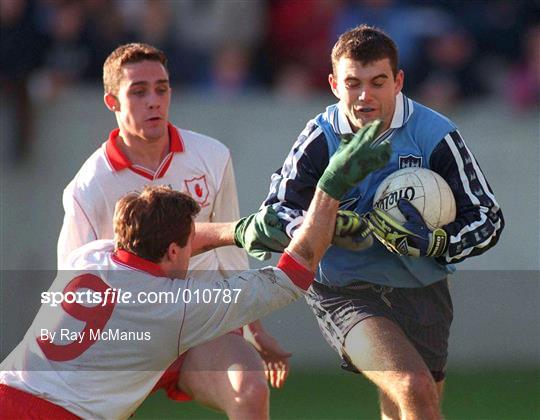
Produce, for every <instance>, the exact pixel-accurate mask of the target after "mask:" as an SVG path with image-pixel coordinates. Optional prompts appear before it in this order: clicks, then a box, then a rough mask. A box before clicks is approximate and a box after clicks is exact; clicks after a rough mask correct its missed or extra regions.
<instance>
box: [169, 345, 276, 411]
mask: <svg viewBox="0 0 540 420" xmlns="http://www.w3.org/2000/svg"><path fill="white" fill-rule="evenodd" d="M250 381H263V382H264V383H266V377H265V374H264V365H263V362H262V360H261V358H260V357H259V354H258V353H257V351H256V350H255V349H254V348H253V346H251V345H250V344H249V343H248V342H247V341H246V340H244V338H243V337H241V336H238V335H236V334H226V335H224V336H221V337H218V338H216V339H214V340H212V341H210V342H208V343H206V344H202V345H200V346H197V347H194V348H192V349H190V350H189V351H188V352H187V354H186V358H185V360H184V363H183V365H182V370H181V371H180V377H179V380H178V387H179V388H180V389H181V390H182V391H184V392H185V393H186V394H188V395H189V396H191V397H192V398H193V399H194V400H196V401H197V402H199V403H201V404H204V405H207V406H209V407H212V408H216V409H220V410H226V408H227V405H228V404H230V402H231V401H234V400H235V398H238V397H239V395H240V394H241V393H242V387H243V384H245V383H246V382H250Z"/></svg>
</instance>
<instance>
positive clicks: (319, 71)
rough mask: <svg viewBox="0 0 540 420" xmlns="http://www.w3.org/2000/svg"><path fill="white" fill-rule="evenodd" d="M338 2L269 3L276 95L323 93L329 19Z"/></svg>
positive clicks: (281, 0) (280, 0) (329, 42)
mask: <svg viewBox="0 0 540 420" xmlns="http://www.w3.org/2000/svg"><path fill="white" fill-rule="evenodd" d="M340 5H341V2H328V1H324V0H315V1H311V2H309V6H307V5H306V2H305V1H298V0H292V1H291V0H277V1H274V2H271V4H270V10H269V21H268V28H269V29H268V44H269V46H268V48H269V51H268V52H269V55H270V57H271V64H270V65H271V66H272V71H273V76H274V85H275V88H276V90H277V92H278V93H279V94H282V95H286V96H289V97H291V96H292V97H295V96H300V97H302V96H306V95H307V94H308V93H311V92H312V91H313V89H317V90H321V91H322V90H323V89H324V90H326V86H325V85H324V83H323V82H324V81H325V80H326V76H327V75H328V72H329V69H330V62H329V61H328V59H327V58H326V57H328V56H329V54H330V50H331V48H332V42H333V39H331V30H332V19H333V16H334V13H335V12H336V10H339V8H340Z"/></svg>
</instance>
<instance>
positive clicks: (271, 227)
mask: <svg viewBox="0 0 540 420" xmlns="http://www.w3.org/2000/svg"><path fill="white" fill-rule="evenodd" d="M290 241H291V239H290V238H289V237H288V236H287V234H286V233H285V232H284V229H283V226H282V223H281V220H280V218H279V217H278V215H277V213H276V211H275V210H274V209H273V208H272V206H266V207H264V208H262V209H261V210H259V211H258V212H257V213H253V214H252V215H250V216H248V217H244V218H243V219H240V220H239V221H238V223H237V224H236V226H235V228H234V242H235V243H236V246H238V247H240V248H244V249H245V250H246V252H247V253H248V254H249V255H251V256H252V257H254V258H257V259H258V260H261V261H262V260H267V259H269V258H270V252H269V251H272V252H283V250H284V249H285V248H286V247H287V245H289V242H290Z"/></svg>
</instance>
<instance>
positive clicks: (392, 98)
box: [261, 25, 504, 419]
mask: <svg viewBox="0 0 540 420" xmlns="http://www.w3.org/2000/svg"><path fill="white" fill-rule="evenodd" d="M332 70H333V72H332V74H330V75H329V78H328V80H329V83H330V87H331V89H332V92H333V93H334V95H335V96H336V97H337V98H338V99H339V102H338V103H337V104H336V105H331V106H329V107H328V108H327V109H326V111H325V112H323V113H321V114H319V115H318V116H316V117H315V118H313V119H312V120H310V121H309V122H308V124H307V126H306V128H305V129H304V131H302V133H301V134H300V136H299V138H298V140H297V141H296V143H295V144H294V146H293V148H292V150H291V151H290V153H289V155H288V156H287V158H286V160H285V162H284V164H283V167H282V168H280V169H279V170H278V171H277V172H276V173H274V174H273V175H272V181H271V186H270V193H269V195H268V197H267V199H266V201H265V204H267V205H268V204H270V205H272V206H273V209H274V210H275V211H276V212H277V214H278V216H279V218H280V220H281V221H282V224H283V230H284V231H285V232H286V233H287V235H288V236H289V237H292V236H294V234H295V231H296V230H297V228H298V227H299V226H300V225H301V224H302V222H303V219H304V216H305V214H306V210H307V209H308V207H309V204H310V202H311V200H312V197H313V194H314V191H315V188H316V185H317V182H318V181H319V178H320V176H321V174H322V173H323V172H324V170H325V168H326V166H327V165H328V162H329V160H330V158H331V157H332V156H333V155H334V153H335V151H336V150H337V148H338V147H339V145H340V143H341V142H342V139H347V138H350V137H351V136H352V135H353V133H355V132H357V131H358V130H359V129H361V128H362V127H364V126H365V125H366V124H367V123H369V122H371V121H373V120H375V119H380V120H382V121H383V123H382V132H381V134H380V136H379V139H380V140H379V142H383V141H387V142H389V143H390V145H391V147H392V155H391V158H390V161H389V162H388V164H387V165H386V166H385V167H383V168H382V169H378V170H375V171H373V172H371V174H370V175H369V176H368V177H367V178H365V179H364V180H363V181H362V182H361V183H359V184H358V185H356V186H355V187H353V188H351V189H350V190H349V191H348V192H347V194H346V195H345V196H344V198H343V200H342V208H345V209H348V210H354V211H356V212H357V213H358V214H360V215H362V214H366V213H368V214H370V215H371V217H370V219H371V225H372V226H373V227H374V228H375V229H376V232H377V234H378V237H380V239H381V241H374V243H373V246H371V247H370V248H368V249H365V250H361V251H352V250H348V249H344V248H340V247H338V246H331V247H330V248H329V249H328V251H327V252H326V254H325V257H324V259H323V260H322V261H321V263H320V265H319V269H318V273H317V279H316V280H317V281H316V282H315V283H314V284H313V286H312V288H311V291H310V294H309V297H308V298H307V300H308V303H309V305H310V307H311V309H312V310H313V312H314V314H315V316H316V317H317V319H318V322H319V326H320V328H321V330H322V333H323V335H324V337H325V338H326V340H327V341H328V342H329V344H330V345H331V346H332V347H333V348H334V349H335V350H337V352H338V353H339V354H340V356H341V357H342V359H343V364H342V366H343V367H344V368H346V369H348V370H351V371H354V372H362V373H363V374H364V375H365V376H367V377H368V378H369V379H370V380H371V381H372V382H373V383H374V384H375V385H376V386H377V387H378V389H379V394H380V406H381V413H382V417H383V418H421V419H435V418H440V417H441V412H440V401H441V395H442V390H443V384H444V378H445V366H446V360H447V349H448V337H449V329H450V324H451V322H452V316H453V312H452V301H451V298H450V294H449V291H448V283H447V275H448V274H450V273H451V272H452V271H453V270H454V268H453V266H452V264H453V263H457V262H460V261H462V260H464V259H465V258H468V257H471V256H475V255H479V254H482V253H483V252H485V251H487V250H488V249H489V248H491V247H492V246H494V245H495V244H496V243H497V241H498V239H499V236H500V233H501V231H502V229H503V227H504V220H503V216H502V213H501V210H500V208H499V205H498V203H497V201H496V200H495V197H494V195H493V192H492V190H491V188H490V186H489V184H488V182H487V180H486V178H485V176H484V174H483V173H482V171H481V169H480V167H479V165H478V163H477V161H476V159H475V158H474V156H473V155H472V153H471V152H470V150H469V149H468V148H467V146H466V145H465V143H464V141H463V139H462V138H461V135H460V134H459V132H458V130H457V128H456V126H455V125H454V124H453V123H452V122H451V121H450V120H448V119H447V118H445V117H444V116H442V115H440V114H438V113H437V112H435V111H433V110H431V109H429V108H427V107H425V106H423V105H421V104H419V103H417V102H414V101H412V100H411V99H409V98H407V97H406V96H405V95H403V94H402V93H401V89H402V86H403V80H404V74H403V71H402V70H399V68H398V52H397V47H396V45H395V43H394V42H393V41H392V40H391V39H390V38H389V37H388V36H387V35H386V34H384V33H383V32H382V31H380V30H378V29H377V28H372V27H368V26H365V25H362V26H359V27H357V28H354V29H352V30H350V31H348V32H346V33H344V34H343V35H341V37H340V38H339V40H338V41H337V43H336V44H335V46H334V48H333V50H332ZM409 166H418V167H424V168H428V169H431V170H433V171H435V172H437V173H438V174H440V175H441V176H442V177H443V178H444V179H445V180H446V181H447V182H448V184H449V185H450V187H451V189H452V191H453V193H454V196H455V199H456V204H457V217H456V220H455V221H454V222H452V223H450V224H448V225H446V226H444V227H443V229H440V230H438V231H437V232H431V231H430V230H429V229H427V228H426V226H425V224H424V223H423V220H422V218H421V216H419V214H418V213H417V212H416V211H415V210H414V208H412V206H411V205H410V204H409V202H407V201H406V200H402V201H400V203H399V207H400V210H401V211H402V212H403V213H404V215H405V216H406V218H407V220H408V221H407V223H405V224H403V225H401V224H399V223H397V222H394V221H392V220H391V219H390V218H388V217H387V215H385V214H384V213H381V212H378V213H374V212H373V208H372V201H373V196H374V193H375V190H376V189H377V186H378V185H379V184H380V183H381V181H382V180H383V179H384V178H386V177H387V176H388V175H389V174H390V173H392V172H395V171H396V170H398V169H400V168H404V167H409ZM359 217H360V218H359V220H363V218H362V217H361V216H359ZM435 233H436V234H435ZM261 236H263V233H262V232H261ZM396 237H399V238H400V239H401V241H402V243H401V245H402V246H400V247H399V246H397V244H396V240H395V238H396ZM261 242H262V243H264V241H261ZM383 243H385V244H383ZM384 245H386V246H384ZM387 248H390V249H393V250H394V252H391V251H389V250H388V249H387ZM397 249H400V250H401V251H398V250H397ZM274 250H276V249H274ZM399 254H405V255H399ZM407 254H408V255H407ZM418 254H419V255H421V256H420V257H413V256H411V255H418Z"/></svg>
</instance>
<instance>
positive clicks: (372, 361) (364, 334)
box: [344, 316, 427, 372]
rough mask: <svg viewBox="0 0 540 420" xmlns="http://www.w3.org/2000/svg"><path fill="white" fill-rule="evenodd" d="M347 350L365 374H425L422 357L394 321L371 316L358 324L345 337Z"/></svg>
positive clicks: (348, 355) (357, 366)
mask: <svg viewBox="0 0 540 420" xmlns="http://www.w3.org/2000/svg"><path fill="white" fill-rule="evenodd" d="M344 347H345V348H344V351H345V354H346V356H347V357H348V358H349V360H350V361H351V362H352V363H353V364H354V365H355V367H356V368H357V369H358V370H361V371H363V372H364V371H395V372H400V371H409V372H413V371H424V370H427V366H426V364H425V362H424V361H423V360H422V357H421V356H420V354H419V353H418V351H417V350H416V349H415V347H414V346H413V345H412V343H411V342H410V341H409V339H408V338H407V337H406V336H405V334H404V333H403V331H402V329H401V328H400V327H399V326H398V325H397V324H396V323H395V322H393V321H391V320H389V319H387V318H383V317H377V316H374V317H370V318H367V319H364V320H363V321H362V322H359V323H358V324H356V325H355V326H354V327H353V328H352V329H351V330H350V331H349V333H348V334H347V337H346V338H345V346H344Z"/></svg>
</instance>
